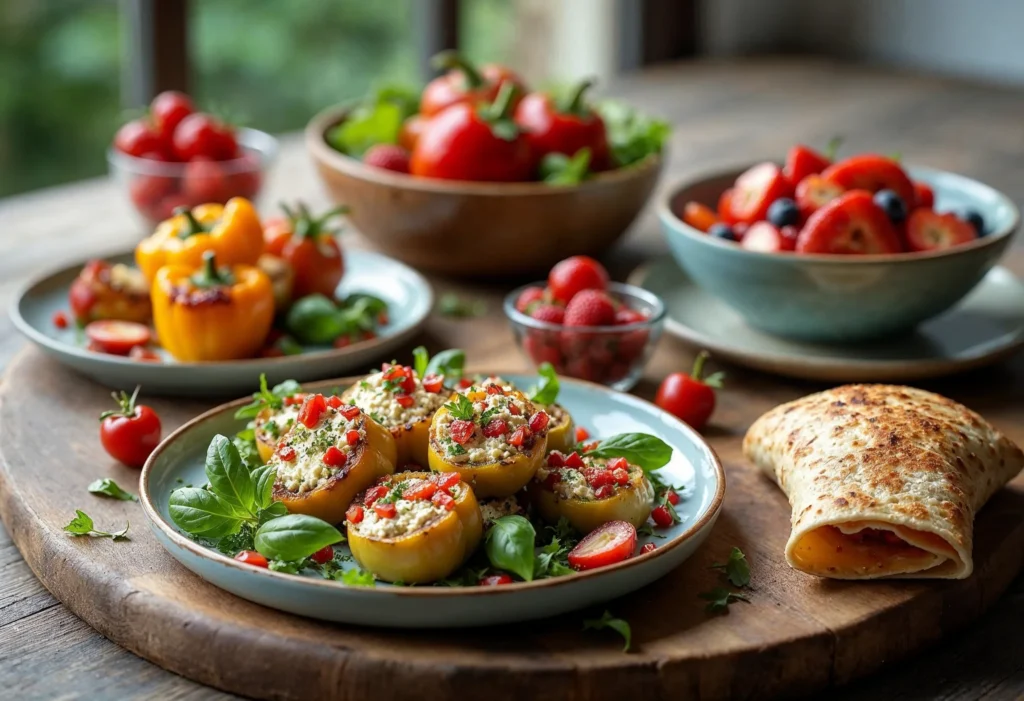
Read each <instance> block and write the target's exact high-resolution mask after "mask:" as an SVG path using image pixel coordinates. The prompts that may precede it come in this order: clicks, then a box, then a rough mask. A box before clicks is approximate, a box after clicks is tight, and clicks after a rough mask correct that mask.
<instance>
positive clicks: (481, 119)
mask: <svg viewBox="0 0 1024 701" xmlns="http://www.w3.org/2000/svg"><path fill="white" fill-rule="evenodd" d="M437 62H438V66H439V67H441V68H444V69H446V70H447V72H445V73H443V74H442V75H441V76H440V77H439V78H437V79H435V80H434V81H432V82H430V83H429V84H428V85H427V86H426V87H425V88H424V89H423V90H422V91H420V90H410V89H405V88H394V87H389V88H384V89H381V90H378V91H377V92H376V93H375V94H373V95H371V96H369V97H367V98H366V99H364V100H361V101H359V102H357V103H354V104H347V105H339V106H335V107H331V108H328V109H326V110H324V111H323V112H321V113H320V114H318V115H317V116H316V117H314V118H313V119H312V121H310V123H309V125H308V126H307V128H306V143H307V147H308V149H309V151H310V154H311V155H312V157H313V161H314V163H315V164H316V167H317V169H318V171H319V173H320V175H321V177H322V178H323V181H324V183H325V185H326V187H327V190H328V192H329V193H330V194H331V196H332V197H333V198H334V199H335V200H336V201H337V202H339V203H344V204H346V205H348V206H349V207H351V211H352V214H351V217H350V218H351V220H352V222H353V224H354V225H355V227H356V229H358V230H359V231H360V232H361V233H362V234H363V235H364V236H365V237H366V238H368V239H369V240H370V241H371V242H372V243H373V244H374V245H376V246H377V247H378V248H380V249H381V250H383V251H384V252H386V253H388V254H389V255H392V256H394V257H396V258H399V259H402V260H404V261H406V262H408V263H410V264H412V265H414V266H416V267H418V268H421V269H426V270H432V271H436V272H443V273H448V274H454V275H461V276H493V275H522V274H526V273H530V272H539V271H543V270H546V269H547V268H549V267H550V266H551V265H552V264H554V263H555V262H557V261H558V260H561V259H562V258H565V257H567V256H569V255H573V254H579V253H583V254H589V255H599V254H600V253H602V252H603V251H604V250H606V249H607V248H608V247H609V246H610V245H611V244H612V243H614V241H615V240H616V239H618V238H619V236H621V235H622V234H623V233H624V232H625V231H626V229H627V228H628V227H629V225H630V224H631V223H632V222H633V220H634V219H635V218H636V216H637V215H638V214H639V213H640V211H641V209H642V208H643V206H644V204H645V203H646V202H647V200H648V199H649V197H650V195H651V193H652V192H653V189H654V186H655V184H656V182H657V179H658V176H659V174H660V172H661V169H662V165H663V163H664V153H663V152H664V149H665V147H666V144H667V140H668V137H669V133H670V130H669V127H668V125H667V124H666V123H665V122H663V121H660V120H657V119H654V118H652V117H649V116H647V115H644V114H641V113H640V112H638V111H637V110H635V109H633V108H631V107H629V106H627V105H625V104H622V103H619V102H608V101H603V102H595V101H592V100H591V99H590V98H589V94H590V89H591V87H592V82H591V81H581V82H579V83H576V84H574V85H571V86H567V87H565V88H564V89H556V90H551V91H531V90H530V89H529V87H528V86H527V85H526V84H525V82H524V81H523V80H522V79H521V78H520V77H519V76H517V75H516V74H515V73H514V72H513V71H511V70H510V69H509V68H507V67H505V66H498V65H494V64H490V65H485V66H480V67H477V66H475V65H472V64H470V63H468V62H467V61H466V60H465V59H463V58H462V57H460V56H458V55H457V54H452V53H446V54H442V55H439V57H437Z"/></svg>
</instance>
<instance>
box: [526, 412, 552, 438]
mask: <svg viewBox="0 0 1024 701" xmlns="http://www.w3.org/2000/svg"><path fill="white" fill-rule="evenodd" d="M547 427H548V415H547V413H546V412H543V411H538V412H537V413H536V414H534V415H533V416H531V417H530V430H531V431H533V432H534V433H540V432H541V431H543V430H544V429H545V428H547Z"/></svg>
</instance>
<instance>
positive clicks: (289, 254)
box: [263, 202, 348, 299]
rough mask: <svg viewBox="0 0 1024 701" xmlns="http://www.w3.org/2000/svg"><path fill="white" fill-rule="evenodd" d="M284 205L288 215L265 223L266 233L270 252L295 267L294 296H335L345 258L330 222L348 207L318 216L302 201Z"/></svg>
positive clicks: (268, 251) (342, 272)
mask: <svg viewBox="0 0 1024 701" xmlns="http://www.w3.org/2000/svg"><path fill="white" fill-rule="evenodd" d="M283 208H284V211H285V213H286V214H287V215H288V216H287V218H278V219H272V220H270V221H268V222H267V223H266V228H265V229H264V234H263V236H264V239H265V240H266V243H267V253H270V254H272V255H275V256H277V257H279V258H283V259H284V260H285V261H287V262H288V263H289V264H290V265H291V266H292V270H294V272H295V283H294V286H293V288H292V297H293V298H294V299H300V298H302V297H305V296H306V295H311V294H322V295H324V296H325V297H328V298H333V297H334V293H335V291H336V290H337V288H338V283H339V282H341V278H342V276H343V275H344V274H345V259H344V256H343V255H342V252H341V247H340V246H339V245H338V241H337V238H336V235H337V231H336V230H333V229H329V228H327V222H328V221H329V220H330V219H332V218H333V217H336V216H339V215H342V214H345V213H346V212H347V211H348V208H347V207H336V208H335V209H332V210H330V211H328V212H325V213H324V214H321V215H320V216H319V217H314V216H313V215H312V214H310V212H309V210H308V209H307V208H306V205H305V204H303V203H301V202H300V203H299V204H298V206H297V207H296V208H295V209H291V208H288V207H283Z"/></svg>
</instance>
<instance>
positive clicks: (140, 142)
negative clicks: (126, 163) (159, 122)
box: [114, 119, 165, 158]
mask: <svg viewBox="0 0 1024 701" xmlns="http://www.w3.org/2000/svg"><path fill="white" fill-rule="evenodd" d="M114 148H116V149H117V150H118V151H120V152H121V153H127V154H128V155H129V156H135V157H136V158H142V157H143V156H144V155H145V154H147V153H150V152H157V153H163V151H164V148H165V147H164V142H163V141H162V140H161V139H160V135H159V134H157V132H156V130H155V129H153V127H152V126H151V125H150V124H149V123H148V122H145V121H143V120H141V119H133V120H132V121H130V122H127V123H125V124H124V125H123V126H122V127H121V128H120V129H118V130H117V134H115V135H114Z"/></svg>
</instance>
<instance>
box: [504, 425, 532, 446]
mask: <svg viewBox="0 0 1024 701" xmlns="http://www.w3.org/2000/svg"><path fill="white" fill-rule="evenodd" d="M529 437H530V429H529V428H527V427H526V426H520V427H519V428H517V429H516V430H515V431H513V432H512V435H511V436H509V439H508V442H509V445H514V446H515V447H517V448H520V447H522V445H523V444H524V443H526V439H527V438H529Z"/></svg>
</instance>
